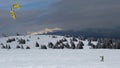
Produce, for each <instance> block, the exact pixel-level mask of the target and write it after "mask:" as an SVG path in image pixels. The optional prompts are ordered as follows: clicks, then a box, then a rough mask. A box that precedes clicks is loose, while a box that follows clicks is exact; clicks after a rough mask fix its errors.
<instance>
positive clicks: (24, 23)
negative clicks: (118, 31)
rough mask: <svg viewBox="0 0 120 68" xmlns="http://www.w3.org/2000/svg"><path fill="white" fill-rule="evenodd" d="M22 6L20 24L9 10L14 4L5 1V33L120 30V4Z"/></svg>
mask: <svg viewBox="0 0 120 68" xmlns="http://www.w3.org/2000/svg"><path fill="white" fill-rule="evenodd" d="M20 3H21V5H22V8H21V9H19V10H17V20H12V19H11V18H10V16H9V9H8V8H9V7H8V6H9V5H11V3H8V4H7V2H6V0H4V1H1V3H0V4H1V5H0V10H1V11H0V31H1V33H12V32H34V31H35V32H36V31H40V30H42V29H45V28H55V27H58V28H62V29H64V30H84V29H89V28H95V29H97V28H102V29H104V28H108V29H114V28H118V27H120V23H119V22H120V19H119V18H120V0H25V1H22V0H20ZM4 4H7V5H4ZM5 7H6V8H7V9H4V8H5Z"/></svg>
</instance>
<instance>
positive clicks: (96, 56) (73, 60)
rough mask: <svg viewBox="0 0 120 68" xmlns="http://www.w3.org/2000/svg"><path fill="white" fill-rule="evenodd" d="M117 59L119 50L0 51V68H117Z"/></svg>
mask: <svg viewBox="0 0 120 68" xmlns="http://www.w3.org/2000/svg"><path fill="white" fill-rule="evenodd" d="M100 56H104V57H105V60H104V62H101V61H100V60H101V58H100ZM119 58H120V51H119V50H102V49H100V50H99V49H96V50H95V49H89V50H84V49H83V50H69V49H63V50H57V49H56V50H50V49H49V50H38V49H37V50H35V49H30V50H0V68H119V67H120V59H119Z"/></svg>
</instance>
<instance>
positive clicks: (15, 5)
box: [10, 3, 21, 20]
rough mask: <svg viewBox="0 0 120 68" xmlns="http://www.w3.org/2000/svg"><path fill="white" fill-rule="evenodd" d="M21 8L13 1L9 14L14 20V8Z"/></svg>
mask: <svg viewBox="0 0 120 68" xmlns="http://www.w3.org/2000/svg"><path fill="white" fill-rule="evenodd" d="M19 8H21V6H20V4H18V3H14V4H13V5H12V7H11V10H10V16H11V17H12V18H13V19H14V20H15V19H16V17H17V16H16V12H15V11H14V10H15V9H19Z"/></svg>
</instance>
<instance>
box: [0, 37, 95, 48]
mask: <svg viewBox="0 0 120 68" xmlns="http://www.w3.org/2000/svg"><path fill="white" fill-rule="evenodd" d="M64 38H65V39H67V41H66V42H64V43H68V44H69V45H70V40H71V38H72V37H69V38H67V37H64V36H55V35H26V36H11V37H4V38H0V44H2V45H4V46H6V45H8V46H10V47H11V49H16V47H17V45H19V46H21V45H22V46H23V47H24V48H26V47H27V46H29V47H30V48H31V49H36V47H35V45H36V42H37V43H38V44H39V45H46V46H47V45H48V43H49V42H52V43H53V44H55V43H56V42H57V41H59V40H61V39H64ZM8 39H15V41H12V42H7V40H8ZM20 39H24V40H25V41H26V43H25V44H19V42H18V40H20ZM79 41H82V42H83V43H84V45H85V46H84V48H89V46H87V45H88V41H87V40H85V41H83V40H79V39H78V41H77V42H74V43H75V44H76V45H77V44H78V42H79ZM92 43H93V44H95V45H96V44H97V41H92ZM2 45H0V47H2ZM37 49H40V47H38V48H37Z"/></svg>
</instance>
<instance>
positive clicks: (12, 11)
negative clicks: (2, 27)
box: [10, 10, 16, 19]
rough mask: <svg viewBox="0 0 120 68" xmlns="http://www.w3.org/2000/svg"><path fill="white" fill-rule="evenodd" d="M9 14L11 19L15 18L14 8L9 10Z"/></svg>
mask: <svg viewBox="0 0 120 68" xmlns="http://www.w3.org/2000/svg"><path fill="white" fill-rule="evenodd" d="M10 16H11V17H12V18H13V19H16V13H15V11H14V10H11V11H10Z"/></svg>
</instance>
